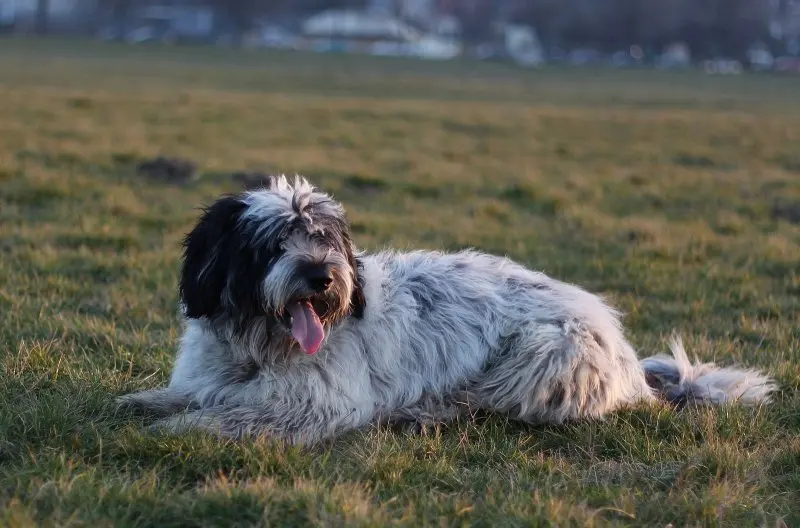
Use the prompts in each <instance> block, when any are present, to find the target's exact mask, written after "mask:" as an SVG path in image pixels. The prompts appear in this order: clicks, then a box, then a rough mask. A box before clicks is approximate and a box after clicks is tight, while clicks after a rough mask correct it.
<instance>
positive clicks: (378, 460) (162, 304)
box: [0, 40, 800, 527]
mask: <svg viewBox="0 0 800 528" xmlns="http://www.w3.org/2000/svg"><path fill="white" fill-rule="evenodd" d="M0 101H2V104H0V138H2V139H1V140H0V525H7V526H66V525H69V526H93V527H94V526H154V527H155V526H157V527H169V526H215V525H218V526H219V525H225V526H244V525H261V526H277V525H282V526H290V525H291V526H293V525H317V526H345V525H346V526H356V525H369V526H382V525H387V524H400V525H408V526H419V525H437V526H463V525H476V526H541V525H558V526H567V525H589V526H592V525H597V526H603V525H636V526H667V525H668V524H672V525H673V526H676V527H677V526H737V527H738V526H784V525H787V526H793V525H794V526H798V525H800V396H798V388H800V274H799V272H798V270H800V149H798V144H799V142H800V78H794V79H792V78H788V77H783V78H782V77H773V76H766V75H765V76H749V75H748V76H742V77H737V78H715V77H707V76H703V75H701V74H698V73H688V72H687V73H665V72H649V71H615V72H612V71H602V70H591V69H585V70H559V69H546V70H544V71H541V72H523V71H519V70H516V69H514V68H512V67H509V66H502V65H494V64H481V65H471V64H465V63H447V64H439V63H416V62H411V61H405V60H400V59H397V60H390V59H384V60H379V59H370V58H364V57H361V58H359V57H342V56H307V55H287V54H277V53H267V52H258V51H245V52H240V53H237V52H233V51H226V50H209V49H201V48H195V49H180V48H175V49H169V48H148V47H142V48H125V47H120V46H113V45H102V44H86V43H84V44H81V43H70V42H32V41H25V40H2V41H0ZM158 154H165V155H176V156H186V157H189V158H191V159H193V160H195V161H196V162H197V163H198V164H199V166H200V167H201V174H200V176H199V178H198V179H196V180H195V181H192V182H189V183H185V184H176V183H168V182H160V181H151V180H148V179H146V178H145V177H142V176H141V175H138V174H137V173H136V171H135V170H134V168H135V166H136V164H137V163H138V162H139V161H141V160H142V159H146V158H149V157H153V156H156V155H158ZM241 169H261V170H270V171H280V172H285V173H295V172H299V173H303V174H306V175H307V176H309V177H310V178H312V179H313V181H314V182H315V183H317V184H319V185H320V186H321V187H322V188H324V189H325V190H327V191H330V192H332V193H333V194H334V195H335V196H336V197H337V198H339V199H340V200H342V201H343V202H344V204H345V206H346V207H347V208H348V210H349V216H350V219H351V221H352V226H353V230H354V233H355V237H356V240H357V243H358V244H359V245H360V246H361V247H363V248H365V249H375V248H380V247H383V246H387V245H392V246H395V247H399V248H447V249H456V248H462V247H466V246H474V247H478V248H480V249H483V250H487V251H492V252H496V253H502V254H508V255H509V256H511V257H513V258H515V259H517V260H519V261H521V262H523V263H525V264H526V265H529V266H530V267H533V268H536V269H540V270H543V271H545V272H547V273H549V274H551V275H553V276H555V277H557V278H560V279H563V280H566V281H570V282H574V283H578V284H580V285H582V286H585V287H587V288H589V289H591V290H593V291H595V292H598V293H602V294H604V295H605V296H607V297H608V298H609V299H610V300H611V301H612V302H613V303H614V304H615V305H616V306H618V307H619V308H620V309H622V310H623V311H624V312H625V313H626V319H625V320H626V324H627V325H628V328H629V336H630V338H631V340H632V341H633V343H634V344H635V345H636V346H637V347H638V348H639V350H640V351H641V354H642V355H645V354H650V353H654V352H660V351H664V350H665V338H666V337H667V335H668V333H669V332H670V331H671V330H672V329H673V328H676V329H678V330H679V331H680V332H681V333H682V335H683V336H684V338H685V340H686V343H687V345H688V347H689V349H690V353H694V354H697V355H698V356H699V357H701V358H703V359H706V360H716V361H719V362H721V363H723V364H730V363H731V362H734V361H742V362H746V363H747V364H749V365H754V366H760V367H762V368H764V369H767V370H768V371H769V372H771V373H773V374H774V375H775V376H776V377H777V379H778V380H779V382H780V384H781V392H780V393H779V394H778V395H777V397H776V402H775V404H774V405H772V406H769V407H767V408H762V409H755V410H743V409H740V408H723V409H718V410H685V411H681V412H675V411H673V410H671V409H669V408H666V407H664V408H645V407H642V408H635V409H630V410H626V411H624V412H619V413H617V414H615V415H614V416H612V417H611V418H609V419H608V420H607V421H606V422H603V423H584V424H579V425H570V426H565V427H544V428H542V427H539V428H534V427H526V426H522V425H519V424H515V423H510V422H508V421H507V420H505V419H503V418H501V417H476V418H475V419H474V420H473V421H471V422H469V423H460V424H456V425H452V426H450V427H446V428H442V429H441V430H438V431H435V432H432V433H430V434H428V435H418V436H413V435H411V434H408V433H403V432H397V431H389V430H385V429H381V430H369V431H361V432H356V433H352V434H349V435H347V436H345V437H343V438H341V439H340V440H338V441H336V442H334V443H332V444H330V445H325V446H321V447H317V448H313V449H287V448H285V447H281V446H278V445H275V444H273V443H270V442H269V441H259V442H247V443H225V442H222V441H219V440H216V439H213V438H211V437H208V436H203V435H201V434H194V435H189V436H187V437H182V438H174V437H165V436H164V437H155V436H147V435H145V434H142V432H141V427H142V426H143V425H144V422H143V421H141V420H140V419H139V418H135V417H134V416H132V415H129V414H126V413H124V412H122V411H117V410H116V409H115V407H114V405H113V397H114V396H115V395H117V394H121V393H124V392H130V391H132V390H136V389H141V388H146V387H153V386H156V385H158V384H162V383H164V382H165V381H166V379H167V377H168V375H169V372H170V368H171V364H172V358H173V353H174V350H175V346H176V341H177V338H178V336H179V330H180V327H179V321H178V318H177V306H176V278H177V269H178V265H179V255H180V248H179V243H180V240H181V238H182V236H183V235H184V234H185V233H186V231H187V230H188V229H189V228H190V227H191V225H192V223H193V221H194V220H195V218H196V216H197V208H198V207H199V206H201V205H203V204H207V203H208V202H209V201H211V200H212V199H214V198H215V197H216V196H218V195H219V194H220V193H222V192H226V191H233V190H236V189H237V184H236V183H234V182H233V181H231V178H230V176H229V174H230V173H231V172H232V171H236V170H241Z"/></svg>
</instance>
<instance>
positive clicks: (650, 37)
mask: <svg viewBox="0 0 800 528" xmlns="http://www.w3.org/2000/svg"><path fill="white" fill-rule="evenodd" d="M0 31H2V32H4V33H12V34H26V35H30V34H39V35H80V36H84V37H86V36H92V37H95V38H97V39H103V40H119V41H124V42H129V43H143V42H150V41H159V42H195V43H213V44H216V45H220V46H245V47H269V48H282V49H297V50H312V51H318V52H345V53H361V54H371V55H397V56H411V57H420V58H426V59H438V60H449V59H454V58H457V57H472V58H477V59H480V60H495V61H510V62H516V63H518V64H521V65H524V66H532V67H535V66H539V65H542V64H545V63H568V64H575V65H588V64H607V65H611V66H613V67H618V68H622V67H626V66H636V65H639V66H650V67H657V68H686V67H699V68H702V69H704V70H706V71H707V72H708V73H723V74H738V73H741V72H742V71H745V70H747V69H753V70H759V71H764V70H768V71H769V70H779V71H795V72H796V71H800V59H798V55H800V1H798V0H141V1H134V0H0Z"/></svg>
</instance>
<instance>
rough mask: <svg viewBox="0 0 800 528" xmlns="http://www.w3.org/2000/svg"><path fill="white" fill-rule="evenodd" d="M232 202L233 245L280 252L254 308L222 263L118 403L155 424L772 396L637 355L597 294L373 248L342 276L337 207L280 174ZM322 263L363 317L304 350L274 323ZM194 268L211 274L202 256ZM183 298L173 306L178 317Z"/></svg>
mask: <svg viewBox="0 0 800 528" xmlns="http://www.w3.org/2000/svg"><path fill="white" fill-rule="evenodd" d="M238 200H239V202H238V203H239V205H240V206H241V207H243V209H242V211H241V214H240V218H239V220H238V223H236V224H235V225H236V226H237V228H242V229H244V228H245V227H246V226H248V225H250V226H251V227H252V229H251V231H249V232H248V233H250V234H249V235H247V236H244V235H241V233H239V234H237V233H238V232H233V231H232V232H231V234H230V235H229V236H230V237H234V238H235V237H236V236H240V237H242V241H243V242H241V244H243V245H242V246H241V247H246V248H255V249H263V252H266V251H268V249H266V248H267V247H278V246H280V247H282V248H283V250H284V251H285V252H286V254H285V255H284V256H281V257H278V256H275V257H274V262H273V261H270V262H271V264H270V266H271V267H270V270H269V272H267V273H266V274H265V275H264V277H263V283H261V284H259V283H252V284H249V285H247V286H248V287H249V288H250V289H251V290H252V291H254V292H261V295H260V296H258V297H257V299H259V302H260V304H259V306H260V307H261V308H263V313H262V312H258V313H254V314H251V313H250V312H246V311H245V312H244V313H245V315H240V316H234V315H232V314H238V313H240V312H241V310H238V308H241V306H240V305H242V304H243V302H242V301H239V300H238V299H237V297H236V294H235V293H232V292H234V291H235V290H234V288H233V286H231V281H234V280H240V279H239V277H240V276H241V274H240V275H237V272H238V271H239V270H237V268H238V267H239V266H240V265H239V264H238V262H237V261H233V260H232V261H230V263H229V264H227V266H228V268H230V269H220V270H217V272H219V273H222V274H223V275H222V276H224V277H227V278H226V279H225V280H224V281H221V284H222V287H223V288H224V289H223V290H222V291H220V295H219V297H220V298H221V299H222V305H223V307H222V308H219V309H216V311H214V312H213V313H211V312H209V314H207V315H200V316H197V315H195V316H187V319H186V327H185V333H184V335H183V337H182V340H181V344H180V349H179V351H178V356H177V361H176V363H175V366H174V371H173V373H172V377H171V380H170V383H169V385H168V387H166V388H164V389H156V390H152V391H145V392H142V393H137V394H131V395H127V396H124V397H122V398H121V401H122V402H123V403H126V404H131V405H135V406H138V407H142V408H145V409H149V410H151V411H155V412H157V413H159V414H162V415H166V417H164V418H162V419H161V420H160V421H158V422H157V423H156V426H155V427H156V428H159V429H167V430H169V431H173V432H179V431H183V430H186V429H188V428H191V427H199V428H202V429H206V430H210V431H214V432H216V433H218V434H221V435H225V436H231V437H240V436H242V435H245V434H266V435H269V436H272V437H275V438H280V439H284V440H287V441H289V442H291V443H314V442H318V441H320V440H323V439H327V438H331V437H334V436H336V435H338V434H340V433H343V432H345V431H348V430H352V429H356V428H359V427H362V426H366V425H368V424H372V423H376V422H379V421H394V420H416V421H419V422H425V421H434V420H442V421H446V420H449V419H452V418H453V417H454V416H456V415H457V414H458V413H459V412H460V411H461V410H463V409H466V408H471V409H485V410H489V411H495V412H500V413H506V414H508V415H510V416H511V417H513V418H515V419H519V420H523V421H526V422H530V423H553V424H557V423H563V422H566V421H571V420H585V419H596V418H600V417H602V416H604V415H606V414H608V413H610V412H612V411H614V410H615V409H620V408H622V407H624V406H626V405H629V404H632V403H635V402H637V401H641V400H655V399H657V398H662V399H666V400H668V401H671V402H674V403H676V404H678V405H684V404H686V403H700V404H704V403H711V404H722V403H725V402H729V401H733V400H736V401H739V402H741V403H743V404H747V405H757V404H760V403H764V402H767V401H769V395H770V392H772V391H773V390H774V389H775V385H774V384H773V382H772V381H771V380H770V379H769V378H768V377H766V376H763V375H761V374H759V373H757V372H755V371H750V370H739V369H735V368H720V367H716V366H715V365H713V364H699V365H692V364H691V363H690V362H689V360H688V358H687V356H686V353H685V351H684V350H683V347H682V345H681V344H680V343H679V342H678V341H674V342H673V343H672V346H671V348H672V357H668V356H655V357H651V358H648V359H645V360H642V361H640V360H639V359H638V358H637V355H636V353H635V351H634V349H633V347H632V346H631V345H630V344H629V343H628V341H627V340H626V339H625V336H624V335H623V331H622V327H621V324H620V319H619V315H618V313H617V312H616V311H614V310H613V309H612V308H610V307H609V306H608V305H606V304H605V303H604V302H603V300H601V299H600V298H599V297H597V296H595V295H593V294H591V293H588V292H586V291H584V290H582V289H581V288H578V287H577V286H573V285H570V284H565V283H563V282H559V281H557V280H554V279H552V278H550V277H548V276H546V275H544V274H542V273H539V272H535V271H530V270H528V269H526V268H524V267H523V266H521V265H519V264H517V263H515V262H512V261H511V260H509V259H506V258H502V257H497V256H492V255H487V254H482V253H479V252H475V251H463V252H459V253H453V254H445V253H440V252H429V251H414V252H410V253H396V252H392V251H384V252H380V253H377V254H372V255H359V254H357V253H353V255H354V256H355V259H356V261H357V262H358V264H359V265H358V267H357V269H356V268H354V267H351V268H352V269H351V268H347V263H348V255H347V254H346V253H347V251H346V250H342V249H341V248H343V247H346V246H347V241H349V234H348V233H347V232H346V230H345V231H342V232H337V231H336V229H333V228H330V227H328V228H326V227H325V226H326V223H325V222H326V221H328V220H332V219H338V220H341V221H344V213H343V211H342V209H341V207H340V206H339V204H337V203H336V202H334V201H333V200H332V199H331V198H330V197H328V196H327V195H324V194H322V193H319V192H317V191H315V190H314V189H313V188H312V187H311V185H310V184H309V183H308V182H306V181H305V180H302V179H297V180H296V181H295V182H294V184H292V183H290V182H289V181H288V180H286V179H284V178H282V177H281V178H278V179H276V180H275V181H274V182H273V185H271V186H270V187H269V188H267V189H264V190H262V191H258V192H253V193H249V194H246V195H243V196H242V197H240V198H238ZM309 204H312V205H311V206H310V207H309ZM313 204H317V205H316V207H315V206H314V205H313ZM233 205H236V204H233ZM233 205H232V206H233ZM215 222H216V223H219V221H218V220H214V219H209V220H208V222H207V224H214V223H215ZM243 222H245V223H243ZM247 222H249V224H247ZM291 222H295V223H294V224H291ZM297 222H300V223H299V224H297ZM289 225H293V226H295V227H293V228H289V227H287V226H289ZM298 225H299V226H301V227H299V228H298V227H296V226H298ZM344 225H345V226H346V223H345V224H344ZM212 227H213V226H212ZM315 230H316V231H315ZM210 232H212V233H216V232H217V231H210ZM253 233H254V234H253ZM196 236H197V237H199V236H200V234H197V235H196ZM212 236H216V235H212ZM225 236H228V235H225ZM281 237H283V238H281ZM222 238H224V237H222V236H221V237H220V240H206V241H205V243H206V245H207V247H208V248H209V249H208V252H209V253H210V254H208V255H207V260H208V261H213V262H214V263H215V265H217V264H220V259H222V258H223V257H225V255H223V254H222V252H224V249H223V248H220V247H219V243H220V242H221V241H222ZM254 254H258V253H257V252H256V253H254ZM276 255H277V254H276ZM186 258H187V259H189V258H196V256H192V255H190V254H188V253H187V257H186ZM198 258H201V260H202V255H201V257H198ZM225 258H227V257H225ZM325 259H328V260H327V261H326V262H329V263H330V265H332V266H333V268H334V270H335V272H334V283H335V285H334V287H335V288H338V289H337V290H336V291H335V293H333V294H331V295H332V296H335V297H331V298H330V299H329V300H328V301H327V302H329V303H334V301H333V300H332V299H334V298H335V299H338V300H339V301H341V302H342V303H343V304H342V306H343V309H347V308H352V306H351V301H350V299H351V294H352V293H353V291H354V289H355V288H357V287H359V286H360V288H361V290H362V291H361V293H362V294H363V299H362V300H363V313H362V314H360V316H358V317H357V316H354V315H352V314H351V313H350V312H348V313H346V314H343V316H342V317H338V318H337V317H332V318H331V319H330V320H329V321H328V320H324V321H323V322H324V324H325V328H326V335H325V339H324V342H323V344H322V346H321V348H320V350H319V352H317V353H316V354H313V355H310V354H306V353H304V352H303V351H302V350H300V349H299V348H298V346H297V343H295V342H294V341H293V340H292V339H291V337H290V336H289V335H288V333H287V332H286V331H285V329H284V330H280V328H281V327H280V326H279V325H277V323H275V321H276V320H277V317H278V314H279V313H280V310H281V308H282V307H283V306H285V305H286V303H287V302H290V301H291V299H292V298H293V297H292V295H295V297H297V298H299V297H302V295H300V294H297V293H296V290H298V288H301V286H300V285H301V284H302V283H303V276H302V273H300V272H299V271H297V270H298V269H299V268H298V267H299V266H301V265H302V263H303V262H305V261H314V262H322V261H325ZM187 265H188V264H187ZM187 269H188V268H186V269H185V270H184V273H185V274H189V275H191V271H187ZM198 269H200V270H201V274H206V273H213V272H214V270H215V269H216V268H209V265H208V264H207V262H205V261H203V262H201V263H199V264H198ZM209 270H211V271H209ZM191 278H192V277H188V279H187V280H189V279H191ZM203 284H204V283H203V282H202V278H201V280H200V283H199V286H200V288H201V290H202V287H203ZM226 284H227V287H226V286H225V285H226ZM203 293H208V292H203ZM214 300H216V297H215V298H214ZM192 302H193V301H191V300H187V299H182V305H183V306H184V308H185V309H187V308H186V307H187V306H188V310H191V305H192ZM226 302H227V303H228V304H227V305H225V303H226ZM237 303H238V304H237ZM225 306H228V307H227V308H225ZM237 317H238V318H237ZM235 323H237V324H235Z"/></svg>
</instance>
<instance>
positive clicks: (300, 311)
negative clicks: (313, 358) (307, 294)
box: [289, 301, 325, 354]
mask: <svg viewBox="0 0 800 528" xmlns="http://www.w3.org/2000/svg"><path fill="white" fill-rule="evenodd" d="M289 313H290V314H291V316H292V335H293V336H294V338H295V339H297V342H298V343H300V346H301V347H303V350H305V351H306V353H307V354H316V353H317V350H319V345H320V344H321V343H322V339H323V338H324V337H325V330H324V329H323V328H322V323H321V322H320V320H319V317H317V314H316V313H315V312H314V308H312V307H311V303H310V302H308V301H303V302H297V303H294V304H292V305H291V306H289Z"/></svg>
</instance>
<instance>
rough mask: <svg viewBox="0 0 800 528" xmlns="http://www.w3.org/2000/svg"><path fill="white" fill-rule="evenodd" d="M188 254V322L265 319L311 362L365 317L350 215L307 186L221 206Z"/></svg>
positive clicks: (206, 219) (183, 284)
mask: <svg viewBox="0 0 800 528" xmlns="http://www.w3.org/2000/svg"><path fill="white" fill-rule="evenodd" d="M184 249H185V252H184V261H183V267H182V270H181V277H180V298H181V304H182V308H183V311H184V315H185V316H186V317H189V318H204V317H205V318H208V319H215V318H220V317H224V318H228V319H231V320H233V321H236V322H237V323H239V324H242V325H246V324H248V323H250V322H251V321H252V320H253V319H254V318H264V321H265V324H268V325H269V326H270V327H271V328H270V330H274V331H283V332H285V333H286V335H287V336H289V335H290V336H292V337H293V338H294V340H296V341H297V343H299V345H300V346H301V347H302V349H303V350H305V351H306V352H307V353H309V354H314V353H316V352H317V350H318V349H319V347H320V344H321V343H322V341H323V339H324V338H325V333H326V332H327V331H328V330H329V329H330V327H331V326H332V325H334V324H336V323H337V322H339V321H341V320H342V319H344V318H345V317H348V316H350V315H354V316H356V317H360V316H361V313H362V312H363V310H364V303H365V301H364V296H363V291H362V288H361V285H360V283H359V276H358V263H357V259H356V255H355V251H356V250H355V246H354V244H353V242H352V240H351V238H350V232H349V226H348V223H347V220H346V219H345V215H344V209H343V208H342V206H341V204H339V203H338V202H336V201H334V200H333V199H332V198H330V197H329V196H328V195H326V194H324V193H321V192H318V191H316V190H315V189H314V187H313V186H312V185H311V184H310V183H308V182H307V181H306V180H305V179H302V178H300V177H297V178H295V181H294V182H293V183H292V182H290V181H289V180H287V179H286V178H285V177H284V176H280V177H275V178H271V179H270V180H269V181H268V182H266V183H265V187H264V188H263V189H260V190H256V191H250V192H246V193H242V194H238V195H232V196H225V197H222V198H220V199H218V200H217V201H216V202H214V203H213V204H212V205H211V206H210V207H208V208H206V209H205V210H204V212H203V214H202V216H201V218H200V220H199V221H198V223H197V225H196V226H195V227H194V229H193V230H192V231H191V232H190V233H189V234H188V235H187V237H186V239H185V242H184Z"/></svg>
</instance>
